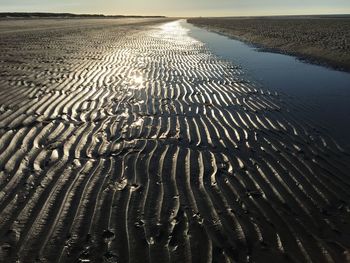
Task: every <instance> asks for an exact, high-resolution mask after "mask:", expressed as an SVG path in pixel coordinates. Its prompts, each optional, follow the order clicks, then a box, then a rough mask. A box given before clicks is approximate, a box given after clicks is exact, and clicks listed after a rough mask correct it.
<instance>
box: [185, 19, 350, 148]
mask: <svg viewBox="0 0 350 263" xmlns="http://www.w3.org/2000/svg"><path fill="white" fill-rule="evenodd" d="M182 25H183V26H184V27H185V28H187V29H189V35H190V36H191V37H193V38H195V39H197V40H199V41H201V42H203V43H205V44H206V46H207V48H208V49H209V50H210V51H211V52H212V53H213V54H215V55H216V56H219V57H221V58H222V59H225V60H228V61H231V62H232V63H233V64H235V65H239V66H240V67H241V68H242V69H243V70H244V72H245V74H246V77H248V78H249V79H250V80H252V81H254V82H257V83H258V84H259V85H261V86H262V87H264V88H266V89H268V90H270V91H277V92H279V93H283V94H285V95H287V96H288V97H289V98H291V99H292V100H295V101H296V102H298V103H302V104H304V105H305V106H306V108H307V110H305V112H304V110H303V109H301V108H299V110H296V111H295V112H296V114H300V115H303V116H300V117H303V118H304V117H305V116H307V118H308V119H309V120H312V121H313V122H314V123H316V124H317V125H318V126H320V127H323V128H325V129H326V130H327V131H328V132H329V133H330V134H331V135H332V137H333V138H335V139H336V140H337V141H338V142H339V143H340V145H342V146H343V147H344V148H347V149H350V73H347V72H341V71H337V70H334V69H330V68H327V67H323V66H319V65H314V64H309V63H307V62H305V61H301V60H299V59H298V58H296V57H293V56H289V55H284V54H279V53H272V52H268V51H265V50H262V49H260V48H257V47H254V46H252V45H249V44H246V43H244V42H242V41H239V40H236V39H232V38H229V37H226V36H224V35H221V34H217V33H213V32H209V31H208V30H205V29H201V28H198V27H195V26H193V25H191V24H189V23H187V22H186V21H183V22H182Z"/></svg>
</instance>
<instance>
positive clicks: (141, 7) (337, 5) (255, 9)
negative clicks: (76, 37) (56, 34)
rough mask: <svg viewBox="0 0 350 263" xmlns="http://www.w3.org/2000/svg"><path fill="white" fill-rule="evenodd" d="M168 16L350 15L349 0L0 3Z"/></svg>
mask: <svg viewBox="0 0 350 263" xmlns="http://www.w3.org/2000/svg"><path fill="white" fill-rule="evenodd" d="M34 11H39V12H72V13H101V14H102V13H103V14H139V15H152V14H154V15H167V16H231V15H232V16H234V15H235V16H237V15H238V16H239V15H278V14H327V13H331V14H350V0H0V12H34Z"/></svg>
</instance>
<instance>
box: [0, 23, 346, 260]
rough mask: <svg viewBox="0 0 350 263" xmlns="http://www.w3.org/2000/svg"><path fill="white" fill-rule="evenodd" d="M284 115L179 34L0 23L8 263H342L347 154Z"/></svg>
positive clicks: (0, 166)
mask: <svg viewBox="0 0 350 263" xmlns="http://www.w3.org/2000/svg"><path fill="white" fill-rule="evenodd" d="M288 103H293V102H290V101H288ZM287 109H288V105H287V103H286V101H285V100H284V98H283V96H282V95H280V94H277V93H272V92H269V90H267V89H261V88H257V87H256V86H255V85H254V84H253V83H251V82H250V81H249V80H247V79H246V78H245V75H244V72H243V71H242V70H241V69H240V68H239V67H237V66H236V65H234V64H231V63H229V62H227V61H223V60H220V59H219V58H218V57H215V56H214V55H213V54H211V53H210V52H209V50H208V49H206V47H205V45H204V44H203V43H201V42H199V41H197V40H195V39H193V38H191V37H190V36H189V35H188V30H187V29H185V28H183V27H182V26H181V24H180V23H179V21H170V19H161V18H157V19H151V18H147V19H141V18H139V19H126V20H113V19H100V20H94V19H88V20H84V19H75V20H63V19H61V20H60V19H58V20H56V19H54V20H45V19H41V20H16V21H13V20H12V21H11V22H8V21H6V20H2V21H0V262H50V263H51V262H218V263H219V262H349V260H350V251H349V248H350V207H349V203H350V177H349V168H350V167H349V166H350V162H349V154H348V153H346V152H344V151H343V150H342V148H341V146H339V145H338V144H337V142H336V141H335V140H334V139H333V138H331V137H329V136H327V135H325V134H322V133H320V132H318V131H317V127H314V126H312V125H311V124H310V123H304V122H302V121H300V120H298V119H296V118H293V117H292V115H290V114H288V113H287Z"/></svg>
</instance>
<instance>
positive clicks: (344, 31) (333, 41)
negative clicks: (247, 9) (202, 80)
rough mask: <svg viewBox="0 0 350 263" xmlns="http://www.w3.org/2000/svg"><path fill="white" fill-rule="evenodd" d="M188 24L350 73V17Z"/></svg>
mask: <svg viewBox="0 0 350 263" xmlns="http://www.w3.org/2000/svg"><path fill="white" fill-rule="evenodd" d="M188 22H189V23H192V24H194V25H196V26H199V27H203V28H206V29H207V30H210V31H213V32H216V33H219V34H223V35H226V36H229V37H232V38H236V39H238V40H241V41H244V42H246V43H248V44H253V45H255V46H257V47H259V48H262V49H264V50H269V51H271V52H276V53H283V54H289V55H293V56H296V57H298V58H299V59H301V60H305V61H307V62H310V63H313V64H318V65H322V66H328V67H331V68H334V69H337V70H341V71H347V72H350V45H349V44H348V43H350V33H348V32H350V15H340V16H338V17H334V15H333V16H331V17H329V16H311V17H310V16H298V17H297V16H293V17H287V16H286V17H254V18H253V17H250V18H249V17H246V18H234V17H231V18H192V19H188Z"/></svg>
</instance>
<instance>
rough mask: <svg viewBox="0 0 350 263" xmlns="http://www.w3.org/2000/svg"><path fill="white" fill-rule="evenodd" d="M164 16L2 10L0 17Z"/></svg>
mask: <svg viewBox="0 0 350 263" xmlns="http://www.w3.org/2000/svg"><path fill="white" fill-rule="evenodd" d="M165 17H166V16H140V15H103V14H72V13H42V12H35V13H26V12H14V13H12V12H4V13H0V18H8V19H11V18H165Z"/></svg>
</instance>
